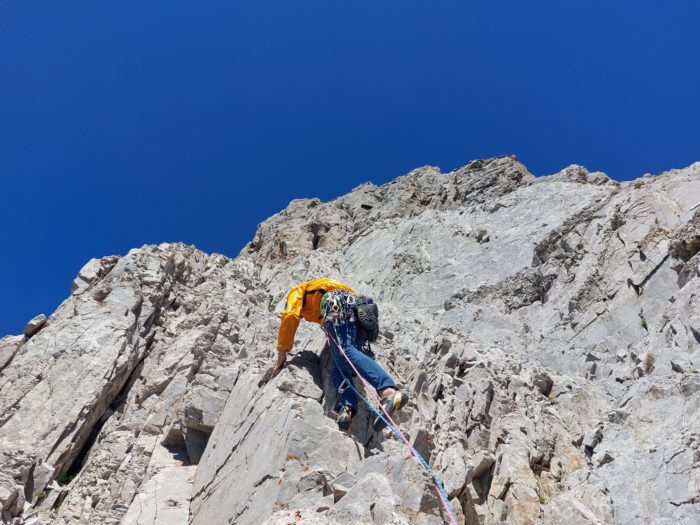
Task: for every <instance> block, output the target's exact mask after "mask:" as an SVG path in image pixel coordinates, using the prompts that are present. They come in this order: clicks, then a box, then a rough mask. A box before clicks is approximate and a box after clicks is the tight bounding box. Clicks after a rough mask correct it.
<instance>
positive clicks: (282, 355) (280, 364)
mask: <svg viewBox="0 0 700 525" xmlns="http://www.w3.org/2000/svg"><path fill="white" fill-rule="evenodd" d="M286 361H287V352H285V351H284V350H282V351H281V352H277V363H276V364H275V368H273V369H272V376H271V377H270V379H274V378H275V377H276V376H277V374H279V373H280V372H281V371H282V368H284V363H285V362H286Z"/></svg>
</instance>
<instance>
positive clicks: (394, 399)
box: [373, 390, 408, 432]
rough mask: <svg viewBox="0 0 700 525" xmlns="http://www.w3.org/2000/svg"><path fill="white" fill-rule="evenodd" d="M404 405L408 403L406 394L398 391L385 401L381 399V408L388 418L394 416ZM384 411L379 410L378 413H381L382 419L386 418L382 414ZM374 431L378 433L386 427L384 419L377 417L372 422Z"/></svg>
mask: <svg viewBox="0 0 700 525" xmlns="http://www.w3.org/2000/svg"><path fill="white" fill-rule="evenodd" d="M406 403H408V394H404V393H403V392H399V391H398V390H397V391H396V392H395V393H394V395H393V396H391V397H388V398H386V399H382V406H383V407H384V410H386V411H387V413H388V414H389V415H390V416H392V417H393V416H394V413H395V412H396V411H397V410H399V409H400V408H401V407H402V406H404V405H405V404H406ZM384 410H381V409H380V412H381V413H382V417H383V418H386V414H384ZM373 426H374V430H376V431H377V432H379V431H380V430H381V429H383V428H384V427H385V426H386V423H385V422H384V419H382V418H381V417H379V416H377V417H376V418H375V420H374V425H373Z"/></svg>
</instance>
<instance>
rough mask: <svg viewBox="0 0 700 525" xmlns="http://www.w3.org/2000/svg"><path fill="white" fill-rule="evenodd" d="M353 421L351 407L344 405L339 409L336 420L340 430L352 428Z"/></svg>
mask: <svg viewBox="0 0 700 525" xmlns="http://www.w3.org/2000/svg"><path fill="white" fill-rule="evenodd" d="M351 421H352V410H351V409H350V407H347V406H342V407H340V409H339V410H338V417H337V418H336V420H335V422H336V423H338V428H339V429H340V430H343V431H345V430H347V429H349V428H350V422H351Z"/></svg>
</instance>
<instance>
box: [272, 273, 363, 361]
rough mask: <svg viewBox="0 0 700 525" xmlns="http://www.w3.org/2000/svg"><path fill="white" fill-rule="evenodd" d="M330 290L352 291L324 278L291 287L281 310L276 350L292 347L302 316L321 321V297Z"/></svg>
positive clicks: (317, 321)
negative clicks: (282, 310) (284, 305)
mask: <svg viewBox="0 0 700 525" xmlns="http://www.w3.org/2000/svg"><path fill="white" fill-rule="evenodd" d="M319 290H323V291H319ZM332 290H348V291H349V292H354V290H353V289H352V288H350V287H349V286H347V285H345V284H343V283H341V282H339V281H334V280H333V279H325V278H323V279H314V280H313V281H306V282H305V283H301V284H300V285H297V286H295V287H294V288H292V291H291V292H289V295H288V296H287V307H286V308H285V309H284V312H282V323H281V324H280V334H279V337H278V339H277V350H279V351H282V350H284V351H286V352H289V351H290V350H291V349H292V346H293V345H294V335H295V334H296V333H297V328H298V327H299V321H300V320H301V318H302V317H303V318H304V319H306V320H307V321H311V322H312V323H319V324H320V323H321V297H323V294H324V293H325V292H330V291H332Z"/></svg>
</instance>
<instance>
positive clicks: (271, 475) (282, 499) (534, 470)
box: [0, 157, 700, 525]
mask: <svg viewBox="0 0 700 525" xmlns="http://www.w3.org/2000/svg"><path fill="white" fill-rule="evenodd" d="M699 252H700V163H696V164H694V165H692V166H690V167H688V168H685V169H682V170H673V171H669V172H666V173H663V174H661V175H659V176H655V177H652V176H645V177H642V178H640V179H638V180H636V181H632V182H626V183H617V182H614V181H612V180H610V179H609V178H608V177H607V176H605V175H604V174H602V173H589V172H587V171H586V170H585V169H584V168H582V167H580V166H571V167H569V168H567V169H565V170H564V171H562V172H560V173H558V174H556V175H553V176H549V177H538V178H535V177H533V176H532V175H531V174H530V173H528V171H527V170H526V168H525V167H524V166H522V165H521V164H519V163H518V162H517V161H516V160H515V158H513V157H500V158H495V159H489V160H477V161H473V162H471V163H470V164H468V165H467V166H465V167H464V168H461V169H458V170H456V171H454V172H450V173H441V172H440V171H439V170H438V169H436V168H432V167H425V168H421V169H417V170H415V171H413V172H411V173H409V174H408V175H406V176H404V177H400V178H398V179H396V180H395V181H393V182H391V183H389V184H386V185H384V186H381V187H376V186H374V185H372V184H365V185H363V186H360V187H358V188H356V189H355V190H354V191H352V192H351V193H350V194H348V195H346V196H344V197H341V198H338V199H336V200H333V201H331V202H328V203H323V202H321V201H319V200H318V199H308V200H297V201H293V202H292V203H290V205H289V207H288V208H287V209H286V210H284V211H283V212H281V213H279V214H277V215H275V216H273V217H271V218H270V219H268V220H267V221H265V222H263V223H262V224H261V225H260V226H259V228H258V231H257V233H256V235H255V238H254V239H253V240H252V242H251V243H250V244H249V245H248V246H246V247H245V248H244V249H243V251H242V252H241V254H240V255H239V256H238V257H237V258H235V259H228V258H226V257H224V256H222V255H218V254H212V255H208V254H205V253H203V252H201V251H199V250H197V249H195V248H194V247H190V246H184V245H181V244H162V245H160V246H144V247H142V248H140V249H134V250H132V251H130V252H129V253H128V254H126V255H124V256H121V257H115V256H111V257H105V258H102V259H99V260H98V259H93V260H92V261H90V262H89V263H88V264H87V265H86V266H85V267H84V268H83V269H82V270H81V271H80V273H79V275H78V277H77V278H76V279H75V281H74V283H73V290H72V293H71V295H70V296H69V297H68V298H67V299H66V300H65V301H64V302H63V303H62V304H61V305H60V306H59V307H58V308H57V310H56V311H55V312H54V313H53V314H52V315H51V316H49V317H48V319H46V318H43V317H38V318H36V319H34V320H32V322H30V323H29V324H28V325H27V328H26V330H25V333H24V334H23V335H20V336H7V337H5V338H3V339H1V340H0V509H1V511H2V520H3V522H6V523H25V524H32V523H58V524H75V523H81V524H93V523H115V524H116V523H137V524H144V525H145V524H178V523H181V524H184V523H191V524H193V525H200V524H220V523H221V524H224V523H237V524H260V523H266V524H287V523H308V524H314V523H317V524H326V523H393V524H424V525H429V524H438V523H443V522H444V521H445V520H446V519H447V516H445V514H444V512H443V511H442V507H441V505H440V502H439V500H438V497H437V495H436V493H435V490H434V488H433V487H432V485H431V483H430V480H429V478H428V476H427V475H426V474H425V472H424V471H423V469H422V467H421V466H420V465H419V464H418V463H417V462H416V461H415V460H413V459H412V458H411V457H410V455H409V453H408V451H407V450H406V448H405V447H404V446H403V445H402V444H401V443H400V442H399V441H398V440H397V439H395V438H394V437H393V436H392V435H391V434H390V433H389V432H388V431H387V430H385V431H383V432H381V433H375V432H373V431H372V430H371V427H370V425H369V420H370V416H369V414H368V412H367V410H362V411H361V412H360V414H359V415H358V416H357V417H356V418H355V419H354V421H353V426H352V427H351V431H350V434H344V433H341V432H340V431H338V429H337V427H336V425H335V422H334V419H333V417H332V414H331V410H332V407H333V401H334V393H333V389H332V387H331V386H330V379H329V372H328V370H329V366H330V364H329V357H328V355H327V352H326V351H324V350H323V347H324V339H323V335H322V333H321V332H320V330H319V329H318V327H317V326H316V325H309V324H308V323H307V324H303V323H302V326H301V329H300V331H299V332H298V340H297V342H296V347H295V352H294V354H293V356H292V358H291V360H290V361H289V362H288V363H289V364H288V366H287V367H286V368H285V369H284V371H283V372H282V373H281V374H280V375H279V376H278V377H276V378H275V379H273V380H270V379H269V377H270V369H271V365H272V362H273V360H274V348H275V340H276V334H277V329H278V326H279V314H280V312H281V310H282V308H283V306H284V302H285V295H286V292H287V290H288V289H289V288H290V287H291V286H292V285H293V284H296V283H298V282H301V281H304V280H307V279H310V278H315V277H319V276H328V277H332V278H336V279H339V280H341V281H343V282H346V283H348V284H350V285H351V286H353V287H354V288H356V289H358V290H362V291H363V292H365V293H367V294H370V295H373V296H374V297H375V298H377V299H378V302H379V304H380V313H381V324H382V332H381V336H380V340H379V341H378V343H377V344H376V345H375V351H376V352H377V354H378V359H379V360H380V362H381V363H382V364H384V365H385V367H386V368H387V369H388V370H389V371H390V373H391V374H392V375H393V376H394V377H395V378H397V380H398V381H399V383H400V385H402V386H403V387H404V388H405V389H406V390H407V391H409V392H410V394H411V402H410V404H409V406H408V407H407V408H406V409H405V410H403V411H402V413H401V414H400V417H399V418H398V422H399V424H400V425H401V426H402V428H403V430H404V432H405V433H406V435H407V436H408V438H409V439H410V441H411V442H412V443H413V444H414V446H415V447H416V449H417V450H419V451H420V452H421V453H422V454H423V455H424V456H425V458H426V459H427V460H428V461H429V462H430V464H431V465H432V466H433V468H434V469H435V470H436V471H437V472H438V473H439V475H440V476H441V478H442V480H443V482H444V485H445V490H446V491H447V493H448V494H449V497H450V499H451V503H452V507H453V508H454V510H455V513H456V514H457V518H458V520H459V521H460V522H462V523H467V524H477V523H486V524H489V523H513V524H527V523H533V524H539V523H558V524H575V523H620V524H627V523H669V524H670V523H673V524H674V525H675V524H691V523H692V524H695V523H699V522H700V420H699V419H700V418H699V417H698V414H700V374H699V373H698V365H699V364H700V315H699V313H700V309H699V306H700V305H699V304H698V303H699V302H700V279H699V278H698V277H699V276H700V275H699V267H700V264H699V263H700V254H699Z"/></svg>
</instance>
